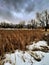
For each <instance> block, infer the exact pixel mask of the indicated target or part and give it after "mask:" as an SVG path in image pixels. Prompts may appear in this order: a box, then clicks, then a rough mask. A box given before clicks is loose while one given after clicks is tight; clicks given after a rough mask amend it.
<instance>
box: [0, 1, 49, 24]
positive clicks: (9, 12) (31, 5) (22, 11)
mask: <svg viewBox="0 0 49 65" xmlns="http://www.w3.org/2000/svg"><path fill="white" fill-rule="evenodd" d="M46 9H48V10H49V0H0V21H7V22H10V23H19V21H24V20H25V21H28V20H31V19H34V18H35V16H36V12H38V11H43V10H46Z"/></svg>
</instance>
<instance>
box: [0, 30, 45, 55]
mask: <svg viewBox="0 0 49 65" xmlns="http://www.w3.org/2000/svg"><path fill="white" fill-rule="evenodd" d="M43 34H44V31H42V30H0V55H1V54H4V52H10V51H14V50H16V49H21V50H25V47H26V45H28V44H30V42H33V41H36V42H37V41H39V40H42V38H43Z"/></svg>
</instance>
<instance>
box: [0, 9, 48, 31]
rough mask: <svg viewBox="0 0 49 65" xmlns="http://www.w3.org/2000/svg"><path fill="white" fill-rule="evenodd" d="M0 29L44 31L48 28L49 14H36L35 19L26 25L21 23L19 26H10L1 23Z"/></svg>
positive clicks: (23, 22) (45, 12) (10, 24)
mask: <svg viewBox="0 0 49 65" xmlns="http://www.w3.org/2000/svg"><path fill="white" fill-rule="evenodd" d="M0 28H28V29H31V28H32V29H33V28H35V29H36V28H45V31H47V29H48V28H49V13H48V11H47V10H45V11H42V12H37V13H36V19H32V20H31V21H30V22H29V23H28V24H27V25H26V24H25V21H21V22H20V23H19V24H12V23H6V22H1V23H0Z"/></svg>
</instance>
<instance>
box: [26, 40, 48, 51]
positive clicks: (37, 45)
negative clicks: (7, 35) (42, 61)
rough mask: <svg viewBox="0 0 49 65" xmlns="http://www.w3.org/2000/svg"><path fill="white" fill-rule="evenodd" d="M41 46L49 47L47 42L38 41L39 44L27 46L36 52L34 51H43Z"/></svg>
mask: <svg viewBox="0 0 49 65" xmlns="http://www.w3.org/2000/svg"><path fill="white" fill-rule="evenodd" d="M41 46H43V47H44V46H47V42H46V41H38V42H37V43H35V42H33V44H32V45H27V46H26V48H27V49H29V50H34V49H41Z"/></svg>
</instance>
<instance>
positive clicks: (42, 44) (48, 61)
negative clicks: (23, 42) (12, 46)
mask: <svg viewBox="0 0 49 65" xmlns="http://www.w3.org/2000/svg"><path fill="white" fill-rule="evenodd" d="M26 48H27V49H28V50H27V51H21V50H16V51H15V53H11V54H5V57H6V58H5V59H4V60H3V62H4V65H49V52H48V51H47V52H43V51H42V50H41V49H43V48H44V49H45V48H47V50H49V46H48V45H47V42H46V41H39V42H37V43H35V42H33V44H32V45H28V46H26ZM35 48H38V50H35V51H34V49H35Z"/></svg>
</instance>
